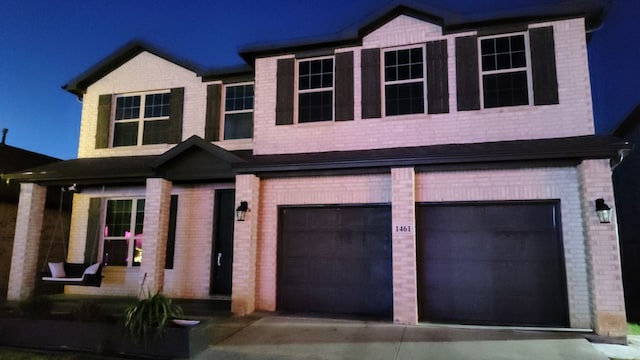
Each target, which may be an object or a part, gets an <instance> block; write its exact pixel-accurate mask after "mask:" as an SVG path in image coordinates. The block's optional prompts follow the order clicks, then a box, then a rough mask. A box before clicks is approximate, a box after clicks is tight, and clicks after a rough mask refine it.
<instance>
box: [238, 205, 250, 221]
mask: <svg viewBox="0 0 640 360" xmlns="http://www.w3.org/2000/svg"><path fill="white" fill-rule="evenodd" d="M247 211H249V203H248V202H246V201H240V206H238V208H237V209H236V220H237V221H244V217H245V215H247Z"/></svg>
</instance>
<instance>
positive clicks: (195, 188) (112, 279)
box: [65, 183, 234, 298]
mask: <svg viewBox="0 0 640 360" xmlns="http://www.w3.org/2000/svg"><path fill="white" fill-rule="evenodd" d="M233 187H234V186H233V184H225V183H221V184H209V185H179V186H178V185H175V184H174V186H173V189H172V194H174V195H178V212H177V219H176V223H177V224H176V246H175V253H174V268H173V269H167V270H165V273H164V290H163V293H164V294H166V295H167V296H170V297H175V298H206V297H208V296H209V279H210V274H211V250H212V242H211V241H212V234H213V233H214V229H213V226H214V225H213V218H214V216H213V211H214V193H215V190H216V189H229V188H233ZM144 194H145V189H144V188H142V187H137V188H107V189H105V190H102V189H83V192H82V193H81V194H76V196H75V198H74V211H73V219H72V229H73V230H72V233H71V235H70V244H69V246H70V250H69V258H70V261H79V262H82V260H83V258H84V248H85V241H86V231H87V214H88V209H89V199H90V198H91V197H103V198H110V197H132V196H142V197H143V196H144ZM143 249H144V245H143ZM143 251H144V250H143ZM143 262H144V257H143ZM103 274H104V276H105V277H104V278H103V281H102V285H101V286H100V287H99V288H92V287H78V286H73V287H72V286H68V287H66V289H65V291H66V293H69V294H94V295H114V296H136V295H138V293H139V291H140V281H141V270H140V268H124V267H114V266H111V267H106V268H105V269H104V271H103Z"/></svg>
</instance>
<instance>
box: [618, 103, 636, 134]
mask: <svg viewBox="0 0 640 360" xmlns="http://www.w3.org/2000/svg"><path fill="white" fill-rule="evenodd" d="M638 125H640V104H638V105H636V107H635V108H634V109H633V110H631V112H630V113H629V115H627V117H626V118H624V120H622V122H620V124H618V126H617V127H616V128H615V129H614V130H613V132H612V135H613V136H619V137H623V138H624V137H627V136H629V135H630V133H631V132H632V131H633V130H634V128H636V127H637V126H638Z"/></svg>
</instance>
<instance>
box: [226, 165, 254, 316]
mask: <svg viewBox="0 0 640 360" xmlns="http://www.w3.org/2000/svg"><path fill="white" fill-rule="evenodd" d="M241 201H246V202H248V203H249V209H250V210H249V212H247V215H246V217H245V220H244V221H236V223H235V228H234V230H233V279H232V280H233V281H232V287H231V312H232V313H234V314H236V315H246V314H250V313H252V312H254V311H255V302H256V301H255V299H256V261H257V242H258V240H257V239H258V217H259V216H258V215H259V202H260V179H259V178H258V177H257V176H255V175H237V176H236V204H235V206H236V207H238V205H239V204H240V202H241Z"/></svg>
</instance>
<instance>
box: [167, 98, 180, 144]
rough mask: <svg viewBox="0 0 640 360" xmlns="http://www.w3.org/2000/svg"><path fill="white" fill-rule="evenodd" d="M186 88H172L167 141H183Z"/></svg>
mask: <svg viewBox="0 0 640 360" xmlns="http://www.w3.org/2000/svg"><path fill="white" fill-rule="evenodd" d="M183 103H184V88H174V89H171V99H170V106H169V124H170V125H169V131H168V134H167V137H168V138H167V143H169V144H177V143H179V142H180V141H182V113H183V111H184V109H183V106H184V104H183Z"/></svg>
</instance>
